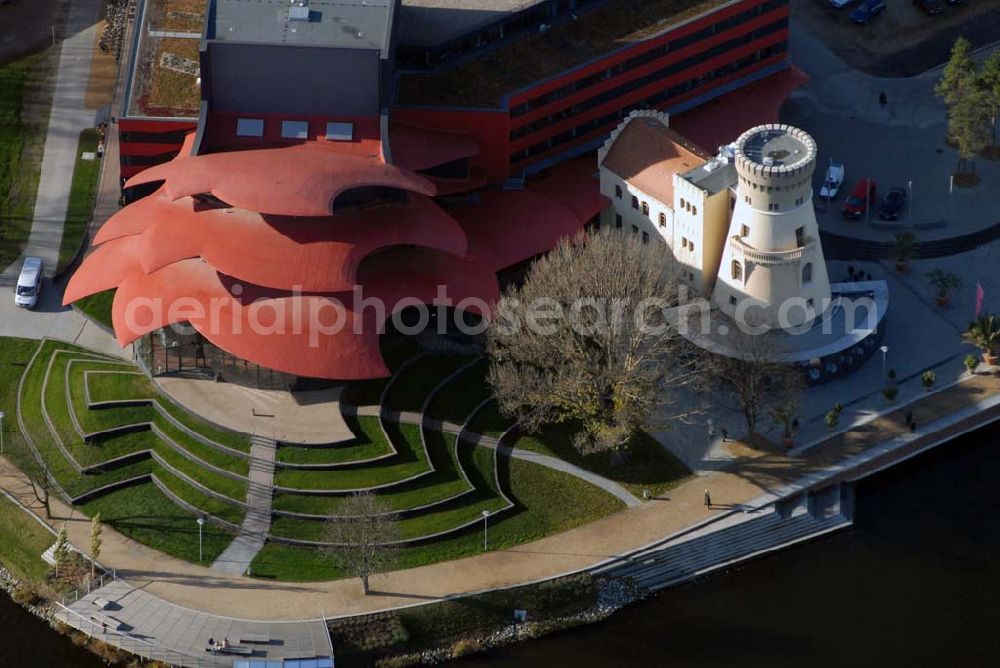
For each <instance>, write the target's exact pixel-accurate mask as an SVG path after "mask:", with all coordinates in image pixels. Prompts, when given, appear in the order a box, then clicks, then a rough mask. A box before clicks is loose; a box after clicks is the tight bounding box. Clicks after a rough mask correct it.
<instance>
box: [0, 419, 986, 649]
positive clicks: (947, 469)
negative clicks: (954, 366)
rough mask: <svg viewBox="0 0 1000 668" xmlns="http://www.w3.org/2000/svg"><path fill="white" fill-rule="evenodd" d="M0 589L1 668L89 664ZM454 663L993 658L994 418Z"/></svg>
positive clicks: (64, 639) (64, 640)
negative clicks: (844, 525)
mask: <svg viewBox="0 0 1000 668" xmlns="http://www.w3.org/2000/svg"><path fill="white" fill-rule="evenodd" d="M101 665H103V664H102V663H101V662H100V661H99V660H98V659H97V658H95V657H93V656H91V655H90V654H88V653H87V652H85V651H84V650H80V649H78V648H76V647H74V646H73V645H72V643H71V642H70V641H69V640H68V639H66V638H63V637H61V636H59V635H57V634H55V633H54V632H52V631H50V630H49V628H48V627H47V626H46V625H45V624H44V623H43V622H40V621H38V620H36V619H35V618H34V617H32V616H31V615H30V614H29V613H28V612H26V611H24V610H22V609H21V608H19V607H18V606H16V605H15V604H14V603H13V602H11V601H10V599H9V598H7V597H6V596H2V595H0V668H28V667H31V668H36V667H38V668H49V667H58V668H62V667H64V666H66V667H71V668H97V667H98V666H101ZM451 665H453V666H456V667H468V668H471V667H474V666H475V667H483V666H490V667H493V666H527V667H535V666H537V667H539V668H562V667H563V666H572V667H574V668H577V667H589V666H671V667H674V666H698V667H700V668H704V667H705V666H727V667H729V666H735V667H740V666H754V667H756V666H768V667H781V666H794V667H795V668H801V667H803V666H810V667H811V666H852V667H867V666H907V667H917V666H919V667H923V666H934V667H941V668H945V667H951V666H962V667H964V666H1000V428H992V429H990V430H988V431H981V432H979V433H977V434H975V435H972V436H968V437H965V438H962V439H959V440H957V441H954V442H952V443H950V444H948V445H944V446H941V447H939V448H938V449H937V450H936V451H935V452H933V453H930V454H928V455H924V456H922V457H920V458H918V459H915V460H913V461H911V462H908V463H906V464H903V465H901V466H898V467H896V468H895V469H893V470H891V471H889V472H887V473H884V474H881V475H880V476H878V477H877V478H875V479H872V480H869V481H867V482H865V483H863V484H862V485H860V486H859V488H858V494H857V513H856V526H855V528H853V529H851V530H849V531H847V532H843V533H840V534H837V535H835V536H833V537H831V538H827V539H823V540H820V541H817V542H813V543H810V544H807V545H805V546H802V547H799V548H795V549H793V550H789V551H786V552H783V553H781V554H778V555H775V556H773V557H768V558H765V559H760V560H757V561H754V562H752V563H750V564H747V565H746V566H743V567H741V568H738V569H735V570H732V571H729V572H727V573H723V574H720V575H715V576H711V577H708V578H705V579H703V580H701V581H699V582H695V583H691V584H689V585H685V586H682V587H679V588H675V589H673V590H670V591H667V592H665V593H663V594H661V595H660V596H658V597H656V598H654V599H652V600H650V601H646V602H644V603H641V604H639V605H636V606H633V607H631V608H628V609H626V610H625V611H623V612H621V613H619V614H618V615H615V616H614V617H612V618H611V619H609V620H607V621H605V622H603V623H601V624H597V625H594V626H589V627H584V628H580V629H576V630H574V631H570V632H567V633H563V634H560V635H557V636H552V637H550V638H545V639H542V640H538V641H534V642H531V643H527V644H524V645H520V646H517V647H513V648H510V649H508V650H505V651H502V652H496V653H493V654H490V655H487V656H483V657H476V658H474V659H470V660H467V661H460V662H454V663H453V664H451Z"/></svg>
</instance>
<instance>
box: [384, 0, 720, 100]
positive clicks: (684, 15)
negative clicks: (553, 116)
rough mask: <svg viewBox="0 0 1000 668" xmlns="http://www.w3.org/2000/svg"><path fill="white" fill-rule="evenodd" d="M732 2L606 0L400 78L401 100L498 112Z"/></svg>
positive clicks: (709, 0) (716, 0) (714, 0)
mask: <svg viewBox="0 0 1000 668" xmlns="http://www.w3.org/2000/svg"><path fill="white" fill-rule="evenodd" d="M731 2H734V0H643V1H642V2H638V1H636V0H608V2H605V3H602V4H599V5H597V6H596V7H594V8H592V9H591V8H583V9H581V10H580V12H579V13H578V14H576V18H575V19H572V18H570V19H569V20H563V21H561V22H558V23H556V24H555V25H554V26H553V27H551V28H549V29H548V30H546V31H545V32H541V33H539V32H537V31H536V32H531V33H528V34H525V35H522V36H520V37H518V38H515V39H512V40H511V41H509V42H506V43H504V44H501V45H499V46H497V47H496V48H489V49H486V50H484V51H483V52H481V53H479V54H475V57H473V58H470V59H469V60H467V61H464V62H462V63H461V64H459V65H456V66H454V67H445V68H441V69H439V70H437V71H435V72H431V73H411V74H406V75H404V76H402V77H401V78H400V82H399V91H398V95H399V102H400V103H402V104H414V105H449V106H461V107H486V108H498V107H499V106H500V100H501V98H502V97H503V96H504V95H505V94H507V93H512V92H514V91H517V90H519V89H521V88H525V87H527V86H529V85H531V84H535V83H538V82H541V81H543V80H545V79H548V78H549V77H551V76H554V75H556V74H559V73H561V72H564V71H566V70H569V69H571V68H573V67H576V66H578V65H582V64H583V63H586V62H588V61H590V60H593V59H595V58H597V57H600V56H603V55H605V54H607V53H609V52H612V51H616V50H618V49H621V48H624V47H627V46H629V45H631V44H635V43H639V42H642V41H645V40H647V39H649V38H651V37H655V36H656V35H659V34H660V33H662V32H664V31H666V30H668V29H670V28H672V27H674V26H676V25H677V24H679V23H683V22H684V21H687V20H689V19H693V18H695V17H697V16H700V15H702V14H705V13H706V12H709V11H711V10H713V9H715V8H717V7H720V6H722V5H725V4H729V3H731Z"/></svg>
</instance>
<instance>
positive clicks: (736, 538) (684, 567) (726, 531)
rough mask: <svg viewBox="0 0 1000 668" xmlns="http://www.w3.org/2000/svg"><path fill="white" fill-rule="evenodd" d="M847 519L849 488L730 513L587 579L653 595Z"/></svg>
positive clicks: (849, 516)
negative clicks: (613, 580)
mask: <svg viewBox="0 0 1000 668" xmlns="http://www.w3.org/2000/svg"><path fill="white" fill-rule="evenodd" d="M852 518H853V492H852V488H851V487H850V486H847V485H834V486H832V487H829V488H827V489H825V490H822V491H820V492H815V493H813V492H809V493H805V494H800V495H798V496H795V497H792V498H791V499H787V500H782V501H779V502H777V503H775V504H772V505H770V506H766V507H765V508H763V509H760V510H758V511H756V512H753V513H744V512H740V511H736V512H733V513H730V514H729V515H726V516H724V517H723V518H721V519H720V520H718V521H716V522H712V523H710V524H707V525H704V526H702V527H701V528H699V529H697V530H695V531H693V532H690V533H688V534H685V535H683V536H680V537H678V538H677V539H675V540H671V541H668V542H667V543H666V544H661V545H658V546H656V547H654V548H650V549H648V550H642V551H639V552H637V553H634V554H632V555H629V556H627V557H624V558H622V559H620V560H618V561H615V562H612V563H611V564H605V565H603V566H599V567H597V568H596V569H595V570H594V571H593V573H594V574H595V575H603V576H606V577H619V578H625V577H628V578H631V579H632V580H633V581H634V582H635V584H636V585H637V586H639V587H641V588H643V589H646V590H648V591H656V590H658V589H663V588H664V587H668V586H670V585H674V584H678V583H680V582H683V581H685V580H690V579H692V578H694V577H697V576H699V575H703V574H705V573H709V572H711V571H713V570H717V569H719V568H723V567H725V566H729V565H732V564H734V563H737V562H740V561H743V560H746V559H750V558H752V557H755V556H759V555H761V554H764V553H766V552H771V551H773V550H778V549H781V548H783V547H787V546H789V545H792V544H794V543H798V542H802V541H805V540H809V539H811V538H815V537H818V536H821V535H823V534H826V533H829V532H831V531H835V530H837V529H841V528H845V527H848V526H850V525H851V524H852V523H853V519H852Z"/></svg>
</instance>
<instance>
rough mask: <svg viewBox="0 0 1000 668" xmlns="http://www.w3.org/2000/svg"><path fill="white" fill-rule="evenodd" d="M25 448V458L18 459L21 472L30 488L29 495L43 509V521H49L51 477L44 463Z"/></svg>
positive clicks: (50, 512) (29, 449)
mask: <svg viewBox="0 0 1000 668" xmlns="http://www.w3.org/2000/svg"><path fill="white" fill-rule="evenodd" d="M25 448H26V449H27V450H28V452H27V453H26V454H27V457H23V458H19V460H21V461H19V463H21V470H22V472H23V473H24V477H25V479H26V480H27V481H28V484H29V485H30V486H31V493H32V495H33V496H34V497H35V500H36V501H37V502H38V503H40V504H41V505H42V508H44V509H45V519H51V518H52V509H51V506H50V505H49V494H50V493H51V491H52V477H51V475H50V474H49V469H48V467H47V466H46V465H45V461H44V460H43V459H42V458H41V457H40V456H39V455H38V454H36V453H35V451H34V449H32V448H30V447H29V446H27V445H25Z"/></svg>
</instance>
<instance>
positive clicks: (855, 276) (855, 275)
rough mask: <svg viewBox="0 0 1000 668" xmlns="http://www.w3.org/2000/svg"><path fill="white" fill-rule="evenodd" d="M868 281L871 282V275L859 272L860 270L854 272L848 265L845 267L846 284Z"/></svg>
mask: <svg viewBox="0 0 1000 668" xmlns="http://www.w3.org/2000/svg"><path fill="white" fill-rule="evenodd" d="M870 280H872V275H871V274H870V273H868V272H867V271H861V270H860V269H858V270H857V271H854V267H852V266H850V265H848V266H847V282H848V283H853V282H855V281H870Z"/></svg>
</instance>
